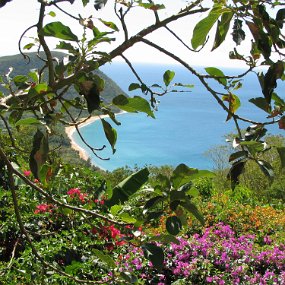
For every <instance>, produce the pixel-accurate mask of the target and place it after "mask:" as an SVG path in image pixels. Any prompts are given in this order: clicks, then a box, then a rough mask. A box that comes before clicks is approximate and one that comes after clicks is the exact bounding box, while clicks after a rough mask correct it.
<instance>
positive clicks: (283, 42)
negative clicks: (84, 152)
mask: <svg viewBox="0 0 285 285" xmlns="http://www.w3.org/2000/svg"><path fill="white" fill-rule="evenodd" d="M109 1H110V0H109ZM7 2H11V3H7ZM34 2H36V3H37V4H38V5H39V10H38V13H39V15H38V16H39V17H38V19H35V25H32V26H31V27H27V29H26V30H25V32H24V34H23V35H22V37H21V38H20V41H19V48H20V51H21V55H22V56H23V63H22V64H20V65H21V67H20V68H19V66H17V68H15V72H14V71H13V70H12V69H11V70H9V71H8V72H5V74H3V75H1V77H0V81H1V85H2V89H1V93H0V118H1V121H2V123H1V126H2V128H1V133H0V159H1V160H0V205H1V215H0V221H1V223H0V230H1V231H0V282H1V283H4V284H78V283H81V284H157V285H162V284H240V283H242V284H284V282H285V268H284V258H285V244H284V238H285V237H284V227H285V221H284V216H285V215H284V214H285V213H284V167H285V146H284V139H283V138H276V137H271V138H266V134H267V129H266V128H267V125H271V124H276V125H278V126H279V128H280V129H285V127H284V120H285V115H284V111H285V102H284V98H282V95H280V94H277V86H278V85H279V83H280V81H282V80H284V78H285V76H284V48H285V38H284V20H285V9H284V8H283V6H284V4H283V3H282V2H279V1H267V0H263V1H255V0H253V1H252V0H251V1H247V0H241V1H239V0H235V1H230V0H229V1H226V0H225V1H201V0H198V1H194V2H191V3H190V2H189V1H185V2H184V1H181V2H179V4H177V5H181V7H180V8H181V9H179V10H178V11H172V10H171V9H170V10H169V9H168V7H167V1H161V2H162V3H154V2H153V1H146V2H143V1H141V0H130V1H124V0H123V1H121V0H120V1H114V2H113V4H114V10H113V13H114V15H115V16H116V17H117V22H116V23H114V22H112V21H110V19H106V20H104V19H101V18H98V17H97V16H96V17H95V16H94V17H93V16H90V17H89V16H88V17H86V18H84V16H83V17H82V16H81V15H79V16H74V15H72V13H73V12H74V11H72V9H73V8H72V7H73V5H75V4H77V3H81V5H82V7H81V8H82V14H83V11H84V9H86V10H88V15H90V8H92V9H93V4H94V3H93V1H89V0H82V1H79V0H76V1H75V0H54V1H45V0H38V1H34ZM61 2H68V4H69V5H67V6H63V7H65V8H62V7H60V5H61V4H67V3H61ZM89 2H90V3H89ZM99 2H100V1H99ZM103 2H104V3H106V1H103ZM164 2H165V3H164ZM6 3H7V5H17V4H15V3H14V1H2V2H0V8H1V9H5V5H6ZM177 3H178V2H177ZM164 4H165V5H164ZM99 6H101V5H100V3H98V1H97V0H96V2H95V8H96V10H97V9H98V7H99ZM66 7H69V8H70V10H68V8H66ZM57 9H59V10H60V11H61V12H63V13H65V14H66V15H67V16H68V17H70V18H72V19H73V20H74V22H75V24H76V25H78V26H80V27H81V29H82V30H81V31H82V33H81V35H80V36H79V35H78V34H75V31H72V30H71V29H70V27H69V26H68V25H66V24H65V23H64V22H63V20H62V19H61V18H60V16H57V14H56V13H55V11H57ZM67 10H68V11H67ZM137 11H138V12H139V13H148V14H150V15H152V16H153V21H152V22H151V23H150V24H149V25H148V26H145V27H144V28H143V29H142V30H141V31H139V32H135V33H134V34H132V30H131V29H130V24H129V22H128V20H127V19H128V17H129V16H130V15H132V13H136V12H137ZM165 11H167V12H166V13H164V12H165ZM76 13H78V11H76ZM76 13H74V14H76ZM48 16H51V17H53V20H54V21H51V22H47V23H46V19H47V17H48ZM196 16H198V18H197V17H196ZM184 19H186V20H187V21H189V23H194V24H193V26H192V27H190V28H189V30H191V32H190V34H189V37H190V36H191V46H190V45H188V44H187V41H186V40H185V39H183V38H182V37H180V36H179V31H176V30H175V29H174V28H171V27H172V25H171V24H173V23H174V24H175V23H177V22H180V21H182V20H184ZM197 19H198V20H197ZM214 26H215V27H216V31H215V33H214V40H213V41H212V39H211V36H212V31H211V30H212V28H213V27H214ZM99 27H103V28H100V29H99ZM103 29H104V31H102V30H103ZM160 29H165V30H166V31H167V32H168V33H169V36H171V37H173V39H174V40H175V41H177V45H181V46H183V47H184V48H185V49H186V50H187V51H188V52H189V53H191V55H195V54H196V53H197V52H199V51H200V50H203V49H204V48H206V47H207V45H209V44H212V51H213V52H214V51H215V50H216V49H217V48H219V46H221V45H222V44H225V43H224V42H225V41H227V42H226V44H228V43H230V45H232V51H231V52H230V54H229V57H230V59H232V60H233V61H237V60H238V61H241V62H243V63H244V67H245V71H244V72H243V73H242V74H236V75H227V74H225V73H224V71H223V70H222V69H220V68H217V67H212V66H207V67H205V69H204V72H205V73H201V72H198V71H197V70H196V69H195V68H194V67H192V66H191V65H190V64H189V63H188V62H186V61H185V60H183V59H182V55H180V54H176V53H174V52H171V51H170V50H168V49H167V48H165V47H163V45H160V44H158V43H157V42H156V41H155V39H154V40H153V41H151V40H150V37H149V35H150V34H155V32H157V31H158V30H160ZM31 31H33V32H34V34H33V36H32V37H29V39H30V42H28V43H27V44H25V45H24V44H23V38H24V37H25V36H26V34H27V33H28V32H31ZM120 33H121V34H122V37H119V36H118V35H120ZM117 36H118V42H116V45H115V44H113V41H114V38H115V37H117ZM50 37H52V38H54V39H56V40H58V43H57V45H56V49H57V50H63V51H64V52H65V53H67V58H66V59H63V58H62V54H55V53H53V52H52V48H51V47H50V46H49V44H48V38H50ZM229 38H231V40H230V39H229ZM244 41H248V42H249V43H250V45H251V47H250V48H246V49H245V50H242V49H239V46H240V44H241V43H242V42H244ZM106 43H109V44H110V46H111V51H110V52H108V53H107V52H106V51H105V48H104V47H105V44H106ZM137 43H141V44H144V45H147V46H148V47H152V48H154V49H156V50H158V51H160V52H162V53H163V54H164V55H166V56H168V57H170V58H171V59H172V60H175V61H176V62H177V63H179V64H181V65H183V66H184V67H185V69H186V71H185V72H189V73H191V74H192V75H194V76H195V77H196V78H197V79H198V80H199V82H200V83H201V84H202V86H203V87H204V88H205V89H206V90H207V92H208V93H209V94H211V95H212V96H213V98H214V99H215V100H216V102H217V105H218V106H219V107H221V108H222V109H223V110H224V111H225V118H226V120H227V121H228V120H233V121H234V123H235V126H236V130H235V134H234V135H233V136H231V140H230V141H231V145H232V147H233V149H231V151H230V152H229V158H228V162H229V163H230V164H229V165H226V166H225V167H224V165H225V164H223V163H220V164H219V167H218V169H217V170H218V171H217V172H216V171H213V172H211V171H208V170H198V169H194V168H191V167H190V166H187V165H184V164H180V165H178V166H176V167H175V168H172V167H168V166H165V167H162V168H155V167H149V168H147V167H145V168H142V169H135V170H132V169H129V168H125V169H118V170H116V171H114V172H113V173H101V172H100V171H97V170H95V169H93V168H92V167H85V166H84V165H82V166H78V165H74V164H72V163H66V160H64V159H63V158H62V155H61V154H60V153H59V148H58V147H57V146H61V147H62V145H63V143H62V141H61V139H60V140H58V137H59V136H60V134H62V130H63V127H66V126H73V127H75V128H76V131H77V132H78V133H79V134H80V129H79V127H80V125H81V124H82V123H84V122H85V119H84V118H83V117H85V116H86V115H87V116H88V117H90V116H92V115H93V114H97V115H100V120H101V123H102V126H103V129H104V131H105V135H106V138H107V140H108V142H109V144H110V147H111V148H112V150H113V152H114V153H115V151H116V140H117V132H116V130H115V128H114V126H115V125H118V124H119V122H118V121H117V120H116V117H115V113H116V112H117V111H118V110H122V111H127V112H144V113H145V114H147V115H148V116H150V117H153V118H154V110H156V109H157V103H158V98H159V96H164V95H165V94H167V93H171V92H174V91H175V92H180V91H181V92H184V91H187V90H188V89H189V88H193V86H191V85H183V84H181V83H174V82H175V72H174V71H172V70H166V71H165V72H164V74H163V75H162V76H163V84H162V85H161V86H160V85H158V84H154V85H152V86H147V85H146V84H145V83H144V82H143V80H142V79H141V77H140V75H139V74H138V73H137V72H136V70H135V69H134V67H133V65H132V63H131V62H130V61H129V59H128V58H127V57H126V54H127V51H128V50H129V49H131V48H132V46H133V45H135V44H137ZM33 49H35V50H36V51H38V52H39V51H42V52H41V53H39V54H38V55H39V57H40V58H41V59H40V61H39V63H40V66H38V67H37V68H36V69H33V67H31V68H32V69H29V70H26V69H25V70H24V69H21V68H22V66H23V65H26V62H27V61H29V60H30V61H32V62H33V59H35V54H29V53H28V51H30V50H33ZM142 51H143V50H142ZM116 57H122V58H123V59H124V60H125V62H126V64H127V65H128V66H129V67H130V69H131V70H132V72H133V73H134V75H135V76H136V78H137V82H132V83H131V82H130V86H129V90H130V91H134V90H136V91H137V92H140V93H141V96H134V97H127V96H126V95H125V94H118V95H117V94H116V95H117V96H115V97H114V98H112V99H111V100H108V99H109V98H107V96H106V93H104V90H105V91H106V88H107V87H106V78H105V77H104V75H103V74H101V73H99V72H98V69H99V68H100V66H102V65H104V64H107V63H109V62H111V61H112V60H113V59H114V58H116ZM5 60H6V62H7V58H6V59H3V61H2V65H3V66H4V69H5V68H6V67H5V66H7V65H5V64H4V62H5ZM39 63H37V64H39ZM8 64H9V65H10V62H9V61H8ZM18 64H19V61H17V65H18ZM32 64H33V63H32ZM17 69H18V70H20V69H21V71H20V73H16V70H17ZM248 73H254V74H256V76H257V77H258V79H259V82H260V92H258V91H257V92H256V93H257V94H258V95H256V94H254V97H253V98H251V99H250V102H251V103H252V104H253V105H252V109H253V110H254V108H259V109H261V110H263V111H264V120H263V121H258V122H257V121H255V120H253V119H251V118H250V117H251V114H247V115H248V118H246V117H243V116H241V115H240V114H239V107H240V100H239V97H238V96H237V95H235V91H236V90H237V89H240V90H241V91H242V88H243V78H244V77H245V76H247V74H248ZM71 90H73V91H72V92H71ZM71 94H73V95H71ZM252 113H254V112H252ZM101 115H107V116H109V117H110V118H111V119H112V123H109V122H107V121H106V120H105V119H104V117H103V116H101ZM241 122H243V123H246V124H248V127H247V128H246V130H244V131H243V130H242V129H241V127H240V123H241ZM60 126H61V127H60ZM138 131H139V130H138ZM82 140H83V141H84V137H82ZM52 143H53V144H52ZM185 143H187V142H185ZM191 143H195V142H191ZM85 144H86V147H88V148H89V149H90V150H91V151H92V152H93V154H94V155H96V156H98V157H100V150H101V149H102V148H103V147H104V146H102V147H98V148H97V147H94V146H93V145H89V144H87V143H86V142H85ZM226 150H228V149H227V148H226ZM216 154H217V153H216ZM212 157H214V158H217V157H215V153H213V155H212ZM220 158H221V156H220V152H219V153H218V159H217V160H216V161H218V162H221V161H223V160H224V157H222V158H221V159H222V160H221V161H219V159H220ZM68 160H70V159H69V158H68ZM261 174H262V175H264V177H265V178H263V176H261ZM261 177H262V178H261Z"/></svg>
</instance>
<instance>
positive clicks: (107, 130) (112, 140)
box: [101, 119, 117, 154]
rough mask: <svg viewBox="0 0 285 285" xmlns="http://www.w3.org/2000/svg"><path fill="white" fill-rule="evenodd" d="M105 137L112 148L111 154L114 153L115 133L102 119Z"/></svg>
mask: <svg viewBox="0 0 285 285" xmlns="http://www.w3.org/2000/svg"><path fill="white" fill-rule="evenodd" d="M101 122H102V125H103V129H104V132H105V136H106V138H107V140H108V142H109V143H110V145H111V147H112V151H113V154H114V153H115V152H116V149H115V145H116V141H117V131H116V130H115V129H114V128H113V127H112V126H111V125H110V124H109V123H108V122H107V121H105V120H104V119H101Z"/></svg>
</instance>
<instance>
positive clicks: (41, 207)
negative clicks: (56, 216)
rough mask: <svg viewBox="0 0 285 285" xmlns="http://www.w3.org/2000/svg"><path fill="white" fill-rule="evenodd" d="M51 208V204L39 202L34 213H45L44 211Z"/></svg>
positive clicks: (50, 210)
mask: <svg viewBox="0 0 285 285" xmlns="http://www.w3.org/2000/svg"><path fill="white" fill-rule="evenodd" d="M52 208H53V205H51V204H39V205H37V206H36V209H35V211H34V213H35V214H40V213H46V212H49V213H51V212H52Z"/></svg>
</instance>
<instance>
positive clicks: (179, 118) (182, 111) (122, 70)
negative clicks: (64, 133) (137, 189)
mask: <svg viewBox="0 0 285 285" xmlns="http://www.w3.org/2000/svg"><path fill="white" fill-rule="evenodd" d="M134 67H135V68H136V70H137V72H138V73H139V74H140V76H141V78H142V79H143V80H144V82H145V83H146V84H147V85H152V84H154V83H158V84H162V82H163V80H162V77H163V73H164V71H166V70H172V71H174V72H175V74H176V75H175V77H174V79H173V83H183V84H194V88H192V89H188V90H189V91H190V92H183V93H179V92H175V93H171V94H166V95H164V96H161V97H159V98H158V99H159V101H160V103H159V105H158V110H157V111H155V119H153V118H151V117H148V116H147V115H146V114H144V113H135V114H134V113H125V114H121V115H118V116H117V119H118V120H119V121H120V122H121V125H120V126H116V125H115V124H114V123H113V122H112V121H111V120H109V119H108V121H109V122H110V123H111V124H112V126H113V127H114V128H115V129H116V130H117V133H118V139H117V144H116V152H115V154H112V150H111V147H110V146H109V144H108V141H107V140H106V138H105V135H104V132H103V129H102V124H101V122H100V121H96V122H94V123H92V124H89V125H87V126H84V127H82V128H81V132H82V134H83V136H84V137H85V139H86V140H87V141H88V143H89V144H91V145H92V146H94V147H101V146H103V145H106V148H105V149H104V150H103V151H101V152H98V155H100V156H101V157H103V158H105V159H106V158H108V159H109V160H101V159H98V158H97V157H95V156H94V155H93V154H92V153H91V151H90V150H88V148H87V147H86V146H85V145H84V144H83V143H82V141H81V140H80V138H79V136H78V134H76V133H75V134H74V135H73V138H74V140H75V141H76V143H77V144H78V145H79V146H81V147H82V148H84V149H85V150H86V151H87V153H88V154H89V156H90V159H91V162H92V163H93V164H95V165H97V166H99V167H100V168H102V169H105V170H109V171H112V170H114V169H116V168H119V167H124V166H129V167H134V166H139V167H143V166H147V165H153V166H161V165H172V166H176V165H178V164H180V163H185V164H186V165H188V166H189V167H194V168H199V169H208V170H211V169H213V167H214V164H213V162H212V161H211V159H210V157H209V156H207V155H206V152H207V151H208V150H210V149H211V148H213V147H215V146H217V145H221V144H225V143H226V142H225V136H226V135H227V134H229V133H234V132H235V131H236V130H235V125H234V122H233V121H232V120H230V121H228V122H226V117H227V114H226V113H225V112H224V111H223V110H222V109H221V107H220V106H219V105H218V104H217V103H216V101H215V100H214V99H213V98H212V97H211V95H210V94H209V93H208V92H207V91H206V90H205V88H204V87H203V86H202V85H201V83H199V81H198V80H197V79H195V77H194V76H193V75H191V74H189V72H187V71H186V69H185V68H184V67H181V66H177V65H157V64H134ZM199 69H200V70H203V69H202V68H199ZM101 70H102V71H103V72H104V73H105V74H107V75H108V76H109V77H110V78H112V79H113V80H114V81H115V82H116V83H117V84H118V85H119V86H120V87H121V88H122V89H123V90H124V91H125V92H126V93H127V94H128V95H129V96H131V97H132V96H135V95H141V94H140V92H139V90H135V91H132V92H129V91H128V87H129V84H130V83H133V82H137V81H136V78H135V77H134V75H133V74H132V73H131V71H130V70H129V68H128V67H127V66H126V64H124V63H119V62H115V63H112V64H110V65H106V66H104V67H103V68H102V69H101ZM223 70H224V73H226V72H230V74H232V75H234V74H235V75H236V74H239V73H240V72H241V70H238V69H223ZM204 73H205V72H204ZM214 84H215V83H214ZM216 86H218V84H217V85H216ZM283 88H284V85H283ZM221 91H222V89H221ZM235 94H236V95H239V97H240V101H241V107H240V109H239V111H238V114H240V115H245V116H246V117H248V118H250V119H254V120H264V118H265V116H266V114H265V112H263V111H262V110H259V109H258V108H256V107H255V106H254V105H253V104H251V103H249V102H248V99H249V98H252V97H261V96H262V94H261V90H260V87H259V83H258V81H257V79H256V76H255V75H254V74H251V75H249V77H248V79H246V80H245V81H244V82H243V88H242V89H241V90H237V91H236V92H235ZM142 96H144V95H142ZM145 98H146V99H149V97H145ZM247 126H248V124H242V127H243V128H246V127H247ZM269 133H271V134H281V133H282V131H281V130H279V129H278V127H277V126H274V127H270V128H269Z"/></svg>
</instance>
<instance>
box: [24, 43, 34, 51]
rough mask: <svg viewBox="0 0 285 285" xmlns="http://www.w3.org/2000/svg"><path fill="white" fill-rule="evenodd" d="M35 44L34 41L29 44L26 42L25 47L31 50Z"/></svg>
mask: <svg viewBox="0 0 285 285" xmlns="http://www.w3.org/2000/svg"><path fill="white" fill-rule="evenodd" d="M34 46H35V44H34V43H29V44H26V45H25V46H24V47H23V49H26V50H30V49H31V48H32V47H34Z"/></svg>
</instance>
